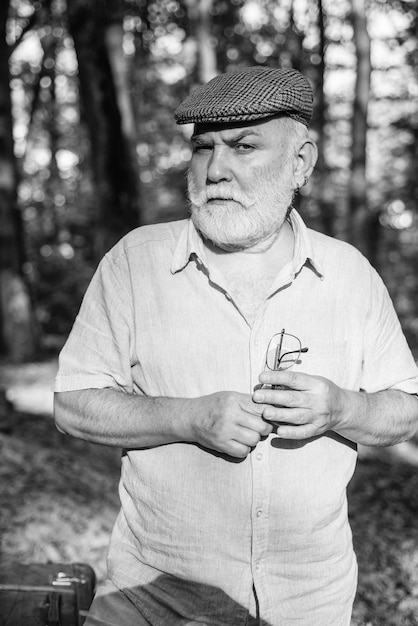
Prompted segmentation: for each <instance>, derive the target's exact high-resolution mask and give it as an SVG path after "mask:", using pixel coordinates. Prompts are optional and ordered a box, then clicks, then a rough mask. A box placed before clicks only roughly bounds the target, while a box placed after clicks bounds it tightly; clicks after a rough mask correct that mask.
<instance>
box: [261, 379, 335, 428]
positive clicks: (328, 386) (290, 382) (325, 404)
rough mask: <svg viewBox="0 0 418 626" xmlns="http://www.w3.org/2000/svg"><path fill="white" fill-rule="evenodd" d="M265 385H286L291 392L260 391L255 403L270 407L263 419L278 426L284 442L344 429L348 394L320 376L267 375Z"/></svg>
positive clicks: (264, 413)
mask: <svg viewBox="0 0 418 626" xmlns="http://www.w3.org/2000/svg"><path fill="white" fill-rule="evenodd" d="M259 380H260V382H261V383H262V384H264V385H283V386H285V387H287V388H288V389H269V388H262V389H258V390H257V391H255V392H254V394H253V400H254V402H260V403H264V404H268V405H269V406H267V407H265V408H264V410H263V413H262V415H263V418H264V419H265V420H269V421H271V422H273V423H276V424H277V426H278V429H277V435H278V436H279V437H282V438H283V439H307V438H309V437H315V436H317V435H322V433H324V432H326V431H328V430H334V429H335V428H336V427H337V426H340V425H341V422H342V417H343V409H344V399H345V395H346V393H347V392H346V391H345V390H344V389H341V388H340V387H338V386H337V385H335V384H334V383H333V382H331V381H330V380H328V379H326V378H322V377H320V376H311V375H309V374H302V373H299V372H290V371H288V370H287V371H277V372H273V371H269V372H267V371H266V372H263V373H262V374H261V375H260V377H259Z"/></svg>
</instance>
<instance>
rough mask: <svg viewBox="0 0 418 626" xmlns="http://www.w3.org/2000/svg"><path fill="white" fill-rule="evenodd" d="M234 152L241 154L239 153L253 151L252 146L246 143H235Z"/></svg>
mask: <svg viewBox="0 0 418 626" xmlns="http://www.w3.org/2000/svg"><path fill="white" fill-rule="evenodd" d="M235 150H236V152H241V153H245V152H251V150H254V146H251V145H250V144H248V143H237V144H235Z"/></svg>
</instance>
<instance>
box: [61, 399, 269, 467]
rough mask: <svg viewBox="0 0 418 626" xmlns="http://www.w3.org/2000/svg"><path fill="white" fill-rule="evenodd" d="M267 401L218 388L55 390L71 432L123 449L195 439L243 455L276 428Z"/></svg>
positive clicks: (63, 420) (63, 427) (66, 427)
mask: <svg viewBox="0 0 418 626" xmlns="http://www.w3.org/2000/svg"><path fill="white" fill-rule="evenodd" d="M262 410H263V406H262V405H259V404H255V403H254V402H253V401H252V399H251V397H250V396H249V395H248V394H243V393H238V392H234V391H219V392H217V393H212V394H210V395H206V396H200V397H198V398H162V397H158V398H149V397H145V396H136V395H129V394H125V393H122V392H121V391H117V390H115V389H83V390H79V391H66V392H61V393H57V394H55V421H56V424H57V428H58V429H59V430H60V431H61V432H64V433H66V434H69V435H72V436H74V437H78V438H79V439H85V440H86V441H91V442H92V443H101V444H105V445H110V446H117V447H120V448H150V447H155V446H160V445H164V444H168V443H176V442H193V443H197V444H199V445H201V446H202V447H204V448H209V449H211V450H216V451H217V452H221V453H223V454H226V455H228V456H233V457H238V458H244V457H246V456H247V454H248V453H249V452H250V451H251V450H252V448H254V446H256V445H257V444H258V443H259V441H260V439H261V438H262V437H265V436H267V435H268V434H269V433H270V432H271V431H272V426H271V424H269V423H267V422H265V421H264V420H263V419H262V418H261V413H262Z"/></svg>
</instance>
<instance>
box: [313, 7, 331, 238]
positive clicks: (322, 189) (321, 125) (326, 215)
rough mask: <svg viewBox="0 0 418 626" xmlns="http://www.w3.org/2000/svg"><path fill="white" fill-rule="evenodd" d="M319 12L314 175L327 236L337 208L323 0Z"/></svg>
mask: <svg viewBox="0 0 418 626" xmlns="http://www.w3.org/2000/svg"><path fill="white" fill-rule="evenodd" d="M317 10H318V18H317V20H318V31H319V45H318V56H319V63H318V65H317V72H316V85H315V88H316V89H315V107H314V114H313V120H312V125H313V127H314V128H315V130H316V131H317V133H318V139H317V146H318V162H317V164H316V168H315V174H314V180H315V182H316V185H315V189H314V193H316V196H317V200H318V204H319V209H320V221H321V230H322V232H324V233H326V234H327V235H335V231H336V229H335V217H336V206H335V203H334V201H333V198H330V197H329V188H330V185H329V183H328V184H327V179H328V176H329V168H328V166H327V163H326V160H325V124H326V119H327V102H326V99H325V92H324V78H325V52H326V47H327V40H326V35H325V20H326V16H325V13H324V8H323V3H322V0H318V3H317Z"/></svg>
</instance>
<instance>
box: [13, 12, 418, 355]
mask: <svg viewBox="0 0 418 626" xmlns="http://www.w3.org/2000/svg"><path fill="white" fill-rule="evenodd" d="M87 5H89V3H88V2H87V3H86V6H87ZM209 5H210V8H209V13H208V15H207V16H206V17H207V18H208V20H209V25H210V32H209V38H208V50H209V54H210V51H212V54H213V55H214V57H215V60H216V65H217V68H218V71H225V70H231V69H234V68H235V67H238V66H242V65H249V64H267V65H273V66H275V65H278V64H280V65H282V66H287V67H290V66H293V67H297V68H298V69H300V70H302V71H304V72H305V73H306V74H307V75H308V76H309V77H310V79H311V81H312V84H313V86H314V89H315V91H316V93H317V100H318V102H321V101H322V100H321V93H322V91H321V89H322V88H321V85H322V65H321V63H322V61H324V63H325V75H324V78H325V81H324V102H323V106H324V107H325V108H324V115H325V120H324V125H323V126H322V123H321V122H320V120H319V117H318V116H316V118H315V120H314V124H313V133H314V135H316V137H317V139H319V140H320V141H321V145H322V151H323V157H324V162H323V166H322V168H321V169H320V170H318V171H317V173H316V174H315V176H314V178H313V182H312V183H311V184H310V186H309V187H308V188H307V189H304V190H303V191H302V193H301V195H300V197H299V198H298V208H299V209H300V210H301V211H302V213H303V214H304V217H305V218H306V219H307V221H308V223H309V224H310V225H311V226H313V227H315V228H320V229H325V230H326V231H328V232H331V233H333V234H334V235H337V236H339V237H345V236H346V229H347V219H348V214H347V202H348V196H347V193H348V177H349V167H350V161H351V119H352V104H353V95H354V79H355V47H354V43H353V28H352V25H351V21H350V6H351V5H350V3H349V2H348V1H343V2H337V3H332V2H323V15H322V16H321V14H320V12H319V4H317V3H311V2H308V1H307V0H301V1H300V2H291V1H290V0H287V1H283V2H281V3H277V2H273V1H272V0H232V1H231V2H226V1H225V0H213V1H212V3H209ZM89 6H90V5H89ZM91 6H93V5H91ZM94 6H96V10H97V11H98V13H97V16H98V19H100V20H102V21H103V23H104V24H106V23H107V22H112V20H113V22H114V23H117V22H118V20H119V21H120V20H122V21H123V31H124V38H123V50H124V57H125V61H126V63H127V66H128V67H129V72H130V79H129V80H130V94H129V95H130V98H131V101H132V103H133V110H134V112H135V115H136V137H134V138H133V140H134V141H133V143H134V145H135V155H136V156H135V158H136V163H135V167H136V168H137V171H138V178H139V182H140V203H141V211H142V215H143V220H144V221H145V222H155V221H161V220H169V219H178V218H182V217H184V216H185V215H187V206H186V202H185V171H186V168H187V163H188V160H189V158H190V149H189V146H188V136H189V133H190V129H188V128H187V127H186V128H184V127H181V128H179V127H176V125H175V124H174V121H173V118H172V113H173V110H174V108H175V107H176V105H177V104H178V103H179V102H180V101H181V99H182V98H183V97H184V96H185V95H186V94H187V93H188V91H189V90H190V88H192V87H193V86H194V85H196V84H197V83H198V82H199V80H200V77H199V71H198V66H199V59H201V56H202V54H203V52H202V47H201V43H202V42H201V40H200V39H199V37H198V36H197V28H198V26H199V24H200V22H199V19H200V18H199V10H198V9H199V3H198V2H197V0H153V1H146V0H112V2H110V0H103V1H102V2H101V3H97V4H96V5H94ZM367 7H368V26H369V33H370V37H371V40H372V66H373V71H372V95H371V100H370V103H369V127H370V128H369V132H368V136H367V146H368V148H367V152H368V161H367V176H368V181H369V187H368V192H367V193H368V202H369V208H370V211H371V214H372V215H373V216H375V226H374V229H375V231H374V232H375V234H374V236H375V240H376V247H377V248H378V250H379V254H378V256H377V261H378V262H379V264H380V267H379V269H380V271H381V272H382V273H383V274H384V276H385V278H386V280H387V283H388V286H389V289H390V291H391V293H392V295H393V298H394V301H395V305H396V307H397V309H398V311H399V313H400V315H401V319H402V322H403V324H404V327H405V329H406V332H407V334H408V337H409V339H410V340H411V343H412V345H413V346H415V345H418V313H417V304H416V302H415V297H414V294H415V293H416V287H417V285H416V279H415V276H416V275H417V272H416V269H417V264H418V260H417V253H416V252H415V250H416V249H417V246H416V240H417V231H418V224H417V217H416V216H417V210H416V206H417V199H418V189H417V184H418V183H417V177H416V161H417V147H416V146H417V141H416V140H417V133H418V130H417V124H418V117H417V116H418V110H417V104H416V102H417V98H416V96H417V92H418V86H417V63H418V45H417V12H416V9H415V7H414V4H413V3H411V2H409V1H407V0H404V1H403V0H391V1H390V2H382V1H381V0H369V2H368V4H367ZM321 19H322V20H323V27H324V36H325V40H324V41H322V42H321V28H320V27H321ZM113 22H112V23H113ZM8 42H9V44H10V49H11V51H12V54H11V57H10V68H11V74H12V81H11V89H12V97H13V113H14V119H15V124H14V140H15V154H16V156H17V159H18V165H19V171H20V176H21V183H20V187H19V202H20V208H21V211H22V215H23V218H24V224H25V228H26V233H25V242H26V248H27V256H28V260H27V263H26V265H25V268H24V269H25V272H26V275H27V276H28V278H29V280H30V281H31V284H32V291H33V293H34V297H35V302H36V303H37V306H38V309H39V311H40V315H41V320H42V323H43V325H44V328H45V330H46V331H47V332H52V331H53V332H63V333H66V332H67V331H68V330H69V325H70V319H71V316H72V315H73V313H74V310H76V309H77V307H78V304H79V300H80V295H81V293H82V292H83V290H84V288H85V284H86V280H87V277H88V276H90V275H91V271H92V270H93V268H94V266H95V264H96V262H97V258H96V254H97V251H98V248H97V242H96V238H97V237H95V233H97V232H98V230H99V227H100V226H102V225H103V224H101V222H100V219H101V217H100V216H101V207H100V206H98V205H97V202H96V196H95V186H94V185H95V183H94V180H93V178H92V171H93V168H92V162H91V146H90V141H89V136H88V132H87V131H88V128H87V125H86V120H85V117H84V113H83V107H82V106H81V104H80V93H79V91H80V84H79V74H78V64H77V58H76V54H75V50H74V44H73V41H72V39H71V36H70V34H69V30H68V21H67V7H66V5H65V2H64V0H50V1H46V0H44V2H40V1H37V2H29V0H12V2H11V9H10V16H9V23H8ZM322 45H325V48H324V49H322V47H321V46H322ZM207 53H208V52H207V51H206V53H205V54H207ZM98 220H99V221H98ZM49 249H50V250H51V252H49ZM63 285H65V293H64V290H63V289H62V286H63ZM60 291H61V292H62V293H61V294H59V293H58V292H60ZM72 294H74V303H73V304H72V303H71V302H70V300H72Z"/></svg>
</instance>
